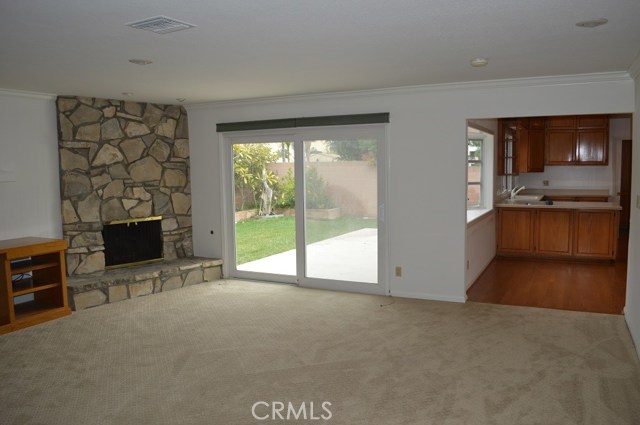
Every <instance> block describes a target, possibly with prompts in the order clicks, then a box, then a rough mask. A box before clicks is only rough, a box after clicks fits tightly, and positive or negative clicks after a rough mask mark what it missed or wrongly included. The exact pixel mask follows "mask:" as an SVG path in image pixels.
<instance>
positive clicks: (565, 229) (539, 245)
mask: <svg viewBox="0 0 640 425" xmlns="http://www.w3.org/2000/svg"><path fill="white" fill-rule="evenodd" d="M572 222H573V212H572V211H570V210H553V209H549V210H543V209H540V210H539V211H538V217H537V223H536V253H538V254H541V255H552V256H558V255H571V236H572V225H571V224H572Z"/></svg>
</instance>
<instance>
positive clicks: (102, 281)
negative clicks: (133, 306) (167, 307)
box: [67, 257, 222, 311]
mask: <svg viewBox="0 0 640 425" xmlns="http://www.w3.org/2000/svg"><path fill="white" fill-rule="evenodd" d="M221 278H222V260H219V259H212V258H203V257H187V258H179V259H174V260H165V261H161V262H158V263H152V264H146V265H143V266H134V267H126V268H122V269H115V270H106V271H101V272H96V273H90V274H83V275H73V276H70V277H68V278H67V290H68V292H69V304H70V307H71V308H72V309H73V310H75V311H80V310H84V309H87V308H91V307H96V306H99V305H102V304H108V303H112V302H117V301H122V300H126V299H130V298H136V297H139V296H144V295H150V294H155V293H158V292H165V291H169V290H173V289H178V288H181V287H183V286H190V285H194V284H198V283H202V282H212V281H215V280H219V279H221Z"/></svg>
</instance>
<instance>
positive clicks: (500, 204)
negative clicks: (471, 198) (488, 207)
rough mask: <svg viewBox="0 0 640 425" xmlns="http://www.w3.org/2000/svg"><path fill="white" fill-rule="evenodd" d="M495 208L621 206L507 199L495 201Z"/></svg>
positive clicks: (612, 207) (603, 207)
mask: <svg viewBox="0 0 640 425" xmlns="http://www.w3.org/2000/svg"><path fill="white" fill-rule="evenodd" d="M495 206H496V207H497V208H540V209H569V210H621V209H622V207H621V206H620V205H618V203H616V202H554V203H553V205H547V204H545V203H544V201H541V202H531V203H529V204H527V203H523V202H513V201H510V200H508V199H505V200H502V201H497V202H496V204H495Z"/></svg>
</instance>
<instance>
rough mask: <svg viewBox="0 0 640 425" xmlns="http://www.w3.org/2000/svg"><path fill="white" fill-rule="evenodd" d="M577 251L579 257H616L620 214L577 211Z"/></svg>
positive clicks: (575, 244) (575, 253)
mask: <svg viewBox="0 0 640 425" xmlns="http://www.w3.org/2000/svg"><path fill="white" fill-rule="evenodd" d="M575 225H576V237H575V243H574V246H575V252H574V255H576V256H578V257H587V258H592V257H594V258H603V257H604V258H615V254H616V246H617V245H616V240H617V239H618V232H617V229H618V214H617V212H616V214H612V213H611V212H609V211H603V212H595V211H576V215H575Z"/></svg>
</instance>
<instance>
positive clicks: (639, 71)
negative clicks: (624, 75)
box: [629, 55, 640, 80]
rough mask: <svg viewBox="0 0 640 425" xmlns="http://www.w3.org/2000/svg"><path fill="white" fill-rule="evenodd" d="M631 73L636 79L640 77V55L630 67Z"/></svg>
mask: <svg viewBox="0 0 640 425" xmlns="http://www.w3.org/2000/svg"><path fill="white" fill-rule="evenodd" d="M629 75H631V78H633V79H634V80H635V79H637V78H640V55H638V57H637V58H636V59H635V60H634V61H633V63H632V64H631V67H629Z"/></svg>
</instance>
